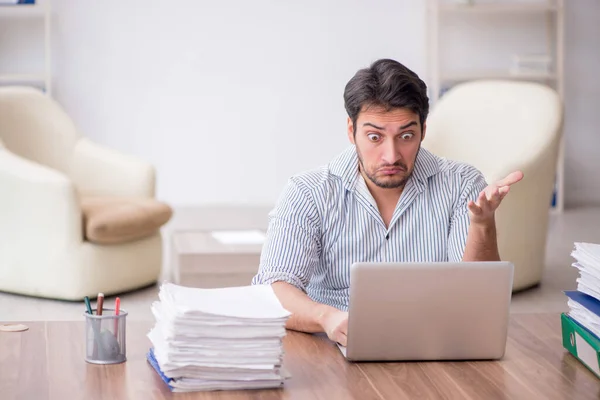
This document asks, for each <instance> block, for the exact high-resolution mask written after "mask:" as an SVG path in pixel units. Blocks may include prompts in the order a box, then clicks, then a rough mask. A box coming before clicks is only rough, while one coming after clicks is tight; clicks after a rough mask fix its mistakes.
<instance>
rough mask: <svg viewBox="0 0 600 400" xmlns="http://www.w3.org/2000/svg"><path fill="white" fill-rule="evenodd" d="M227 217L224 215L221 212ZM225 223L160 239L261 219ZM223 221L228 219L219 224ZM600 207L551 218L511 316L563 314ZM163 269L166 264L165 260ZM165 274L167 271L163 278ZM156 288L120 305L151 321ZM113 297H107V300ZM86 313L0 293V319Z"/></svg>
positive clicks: (183, 221)
mask: <svg viewBox="0 0 600 400" xmlns="http://www.w3.org/2000/svg"><path fill="white" fill-rule="evenodd" d="M223 213H225V211H223ZM228 216H229V217H230V218H229V219H224V218H221V217H220V215H219V213H218V212H211V213H210V215H207V214H206V213H203V212H201V211H198V210H194V209H186V210H180V211H177V212H176V214H175V218H174V219H173V220H172V221H171V223H170V224H169V225H168V226H166V227H165V230H164V235H165V238H167V239H168V237H169V236H170V233H171V232H172V231H173V230H176V229H194V228H199V227H202V228H211V229H214V228H221V229H234V228H238V229H243V228H246V227H248V226H252V227H254V226H255V225H256V224H257V223H258V224H260V223H262V222H263V221H262V220H260V221H256V220H252V219H251V218H250V219H248V218H244V217H242V216H239V217H238V216H234V217H233V218H231V217H232V216H231V213H230V212H228ZM221 221H229V222H226V223H223V222H221ZM599 227H600V208H584V209H575V210H567V211H565V212H564V214H562V215H556V216H552V218H551V221H550V227H549V232H548V246H547V256H546V260H547V265H546V270H545V274H544V277H543V280H542V282H541V284H540V285H538V286H537V287H534V288H531V289H528V290H525V291H523V292H520V293H515V294H514V295H513V300H512V305H511V312H513V313H537V312H562V311H565V310H566V309H567V308H566V298H565V296H564V294H563V293H562V290H568V289H574V288H575V286H576V282H575V279H576V278H577V270H576V269H575V268H573V267H571V264H572V262H573V260H572V258H571V255H570V253H571V250H572V249H573V243H574V242H575V241H587V242H592V243H600V228H599ZM165 245H166V249H165V254H166V256H165V260H167V259H168V252H169V247H168V246H169V240H165ZM165 264H166V265H168V263H166V262H165ZM168 276H169V270H168V268H165V273H164V277H165V278H166V277H168ZM157 294H158V288H157V287H156V286H152V287H149V288H146V289H142V290H138V291H135V292H132V293H129V294H125V295H123V296H120V297H121V304H122V307H123V308H124V309H127V310H128V312H129V317H128V318H129V319H130V320H137V321H150V320H153V316H152V314H151V312H150V304H151V303H152V301H154V300H155V299H157ZM111 300H112V298H109V299H107V301H111ZM83 312H84V308H83V304H79V303H72V302H63V301H54V300H45V299H35V298H29V297H25V296H18V295H12V294H6V293H0V321H7V320H8V321H10V320H20V321H43V320H46V321H53V320H63V321H77V320H81V318H82V316H81V314H82V313H83Z"/></svg>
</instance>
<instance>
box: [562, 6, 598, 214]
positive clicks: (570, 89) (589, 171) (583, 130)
mask: <svg viewBox="0 0 600 400" xmlns="http://www.w3.org/2000/svg"><path fill="white" fill-rule="evenodd" d="M565 3H567V7H566V13H565V26H566V33H565V36H566V38H565V40H566V44H567V45H566V49H565V56H566V62H565V97H566V99H565V110H566V120H565V135H566V146H565V147H566V148H565V192H566V196H565V200H566V201H567V205H570V206H582V205H589V204H596V205H597V204H600V176H599V173H600V45H598V41H599V40H600V2H598V0H576V1H573V0H566V1H565Z"/></svg>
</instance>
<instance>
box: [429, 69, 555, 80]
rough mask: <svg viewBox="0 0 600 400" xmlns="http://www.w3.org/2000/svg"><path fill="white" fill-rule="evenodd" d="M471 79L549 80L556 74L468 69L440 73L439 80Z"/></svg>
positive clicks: (553, 78)
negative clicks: (467, 70)
mask: <svg viewBox="0 0 600 400" xmlns="http://www.w3.org/2000/svg"><path fill="white" fill-rule="evenodd" d="M472 79H509V80H527V81H532V80H533V81H549V80H556V74H553V73H549V74H548V73H519V74H515V73H511V72H510V71H508V70H497V71H493V70H491V71H470V72H457V73H453V72H450V73H445V74H442V75H441V77H440V80H441V81H443V82H459V81H467V80H472Z"/></svg>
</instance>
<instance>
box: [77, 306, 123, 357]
mask: <svg viewBox="0 0 600 400" xmlns="http://www.w3.org/2000/svg"><path fill="white" fill-rule="evenodd" d="M93 311H94V313H93V314H89V313H87V312H86V313H84V314H83V315H85V361H87V362H88V363H92V364H118V363H122V362H124V361H126V360H127V352H126V348H125V342H126V338H125V333H126V331H127V326H126V321H127V311H125V310H119V315H115V310H114V309H110V308H104V309H103V310H102V315H96V310H95V309H94V310H93Z"/></svg>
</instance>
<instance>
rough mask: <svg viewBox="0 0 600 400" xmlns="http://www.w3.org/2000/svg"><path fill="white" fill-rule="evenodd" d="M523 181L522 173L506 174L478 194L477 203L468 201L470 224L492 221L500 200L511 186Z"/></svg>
mask: <svg viewBox="0 0 600 400" xmlns="http://www.w3.org/2000/svg"><path fill="white" fill-rule="evenodd" d="M521 179H523V172H521V171H515V172H512V173H510V174H508V175H507V176H506V177H505V178H504V179H501V180H499V181H498V182H496V183H493V184H491V185H488V186H487V187H486V188H485V189H483V190H482V191H481V193H479V196H478V197H477V201H476V202H474V201H472V200H471V201H469V204H468V205H467V207H468V208H469V216H470V218H471V223H486V222H489V221H492V220H493V219H494V213H495V212H496V209H497V208H498V207H499V206H500V203H501V202H502V199H504V197H505V196H506V195H507V194H508V192H509V191H510V187H511V185H514V184H515V183H517V182H519V181H520V180H521Z"/></svg>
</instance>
